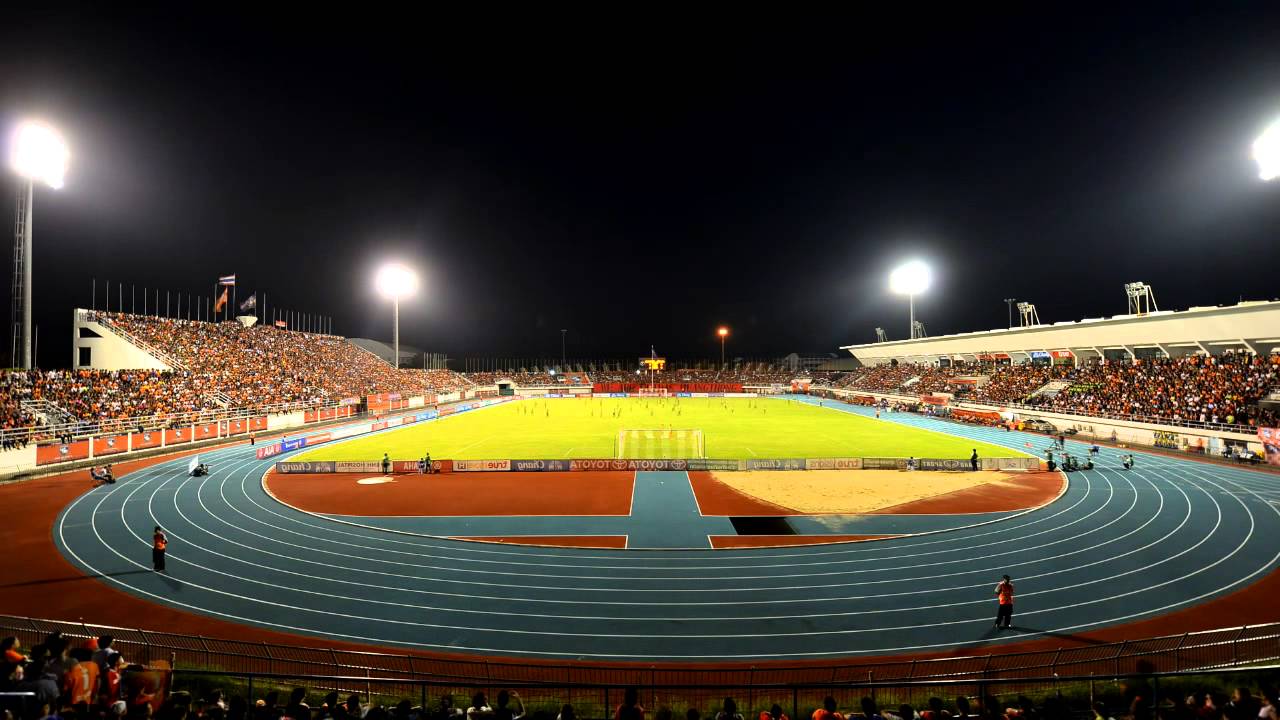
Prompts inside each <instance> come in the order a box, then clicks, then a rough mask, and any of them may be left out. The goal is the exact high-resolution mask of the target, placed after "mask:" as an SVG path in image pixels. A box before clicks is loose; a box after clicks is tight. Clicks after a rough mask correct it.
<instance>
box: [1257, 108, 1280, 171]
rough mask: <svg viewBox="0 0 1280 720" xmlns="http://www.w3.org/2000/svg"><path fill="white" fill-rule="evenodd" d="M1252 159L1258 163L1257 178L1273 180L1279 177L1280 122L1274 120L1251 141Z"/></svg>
mask: <svg viewBox="0 0 1280 720" xmlns="http://www.w3.org/2000/svg"><path fill="white" fill-rule="evenodd" d="M1253 159H1254V160H1256V161H1257V163H1258V177H1260V178H1262V179H1263V180H1274V179H1276V178H1278V177H1280V120H1276V121H1275V122H1273V123H1271V125H1270V126H1269V127H1268V128H1267V129H1266V130H1264V131H1262V134H1261V135H1259V136H1258V139H1257V140H1254V141H1253Z"/></svg>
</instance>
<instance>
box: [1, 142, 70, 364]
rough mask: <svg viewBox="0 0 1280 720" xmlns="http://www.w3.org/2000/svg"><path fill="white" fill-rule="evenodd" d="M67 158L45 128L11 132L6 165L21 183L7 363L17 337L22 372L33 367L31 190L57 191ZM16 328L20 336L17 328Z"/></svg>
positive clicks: (63, 144)
mask: <svg viewBox="0 0 1280 720" xmlns="http://www.w3.org/2000/svg"><path fill="white" fill-rule="evenodd" d="M69 156H70V152H69V151H68V150H67V144H66V142H65V141H64V140H63V139H62V135H61V134H60V133H59V132H58V131H57V130H55V129H54V128H52V127H51V126H49V125H46V124H44V123H42V122H38V121H26V122H23V123H20V124H19V125H18V127H17V128H16V129H15V130H14V133H13V137H12V140H11V147H10V157H9V162H10V165H11V166H12V168H13V170H14V172H16V173H17V174H18V176H19V177H21V178H22V179H23V180H24V182H23V185H22V187H21V188H20V189H19V191H18V213H17V218H16V221H15V225H14V281H13V303H14V309H13V317H12V322H13V325H14V326H15V327H14V328H13V341H12V345H11V346H10V350H9V352H10V355H9V359H10V362H11V363H13V364H15V365H16V364H17V362H16V361H17V357H16V356H17V354H18V352H17V344H18V337H19V334H21V339H22V367H23V369H25V370H30V369H31V368H32V367H33V366H34V364H33V358H32V352H31V347H32V329H33V328H32V324H31V322H32V321H31V233H32V225H31V214H32V213H31V208H32V204H33V201H34V200H35V186H36V183H37V182H42V183H44V184H46V185H48V186H49V187H51V188H53V189H55V190H57V189H58V188H61V187H62V185H63V183H64V182H65V179H66V172H67V159H68V157H69ZM19 270H20V271H21V272H19ZM19 286H20V287H19ZM19 304H21V305H22V320H21V322H20V323H19V320H18V310H17V306H18V305H19ZM19 324H20V325H21V328H22V329H21V333H19V331H18V327H17V326H18V325H19Z"/></svg>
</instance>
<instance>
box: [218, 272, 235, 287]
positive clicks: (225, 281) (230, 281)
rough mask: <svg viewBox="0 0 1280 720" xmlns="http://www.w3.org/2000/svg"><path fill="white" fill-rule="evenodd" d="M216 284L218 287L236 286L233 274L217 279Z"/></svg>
mask: <svg viewBox="0 0 1280 720" xmlns="http://www.w3.org/2000/svg"><path fill="white" fill-rule="evenodd" d="M218 284H219V285H235V284H236V276H235V273H232V274H230V275H223V276H222V277H220V278H218Z"/></svg>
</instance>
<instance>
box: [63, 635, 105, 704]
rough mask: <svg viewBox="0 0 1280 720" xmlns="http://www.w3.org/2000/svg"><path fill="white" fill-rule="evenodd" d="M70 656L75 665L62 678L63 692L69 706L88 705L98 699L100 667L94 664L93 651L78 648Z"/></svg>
mask: <svg viewBox="0 0 1280 720" xmlns="http://www.w3.org/2000/svg"><path fill="white" fill-rule="evenodd" d="M70 655H71V657H72V659H74V660H75V664H73V665H72V666H71V668H70V669H68V670H67V672H66V674H65V675H63V676H62V690H63V692H65V693H66V694H67V703H68V704H69V705H72V706H76V705H79V704H81V703H84V704H85V705H88V704H89V703H91V702H93V701H94V700H95V699H96V698H97V697H98V666H97V665H96V664H95V663H94V662H93V651H92V650H89V649H88V648H76V649H75V650H72V651H71V653H70Z"/></svg>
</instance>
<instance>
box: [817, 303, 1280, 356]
mask: <svg viewBox="0 0 1280 720" xmlns="http://www.w3.org/2000/svg"><path fill="white" fill-rule="evenodd" d="M1276 347H1280V301H1276V300H1273V301H1259V302H1242V303H1239V304H1237V305H1228V306H1214V307H1193V308H1191V309H1190V310H1180V311H1170V310H1165V311H1157V312H1151V313H1145V314H1141V315H1116V316H1115V317H1110V318H1089V319H1085V320H1077V321H1074V322H1072V321H1067V322H1060V323H1054V324H1052V325H1031V326H1027V327H1016V328H1013V329H1005V328H1001V329H999V330H983V331H979V332H971V333H959V334H956V335H943V336H941V337H930V338H917V339H915V340H895V341H890V342H882V343H868V344H865V345H844V346H842V347H841V348H840V349H841V350H846V351H848V352H849V353H850V354H851V355H853V356H854V357H856V358H857V359H858V360H859V361H860V362H862V364H864V365H880V364H883V363H887V362H889V361H890V360H898V361H900V362H923V363H934V362H937V361H939V360H940V359H943V358H949V359H953V360H963V361H973V360H989V359H992V360H1005V359H1008V360H1011V361H1013V362H1015V363H1016V362H1022V361H1024V360H1027V359H1029V358H1032V357H1050V356H1052V357H1070V356H1071V355H1074V356H1075V357H1077V358H1081V359H1089V358H1093V357H1103V356H1104V355H1105V354H1107V352H1106V351H1112V352H1111V354H1112V355H1114V354H1115V353H1117V352H1122V353H1124V354H1127V355H1128V356H1129V357H1136V355H1137V350H1138V349H1139V348H1155V349H1157V351H1162V352H1163V353H1164V354H1166V355H1168V356H1170V357H1180V356H1183V355H1191V354H1194V353H1197V352H1199V353H1205V354H1210V355H1218V354H1221V353H1222V352H1223V351H1224V350H1227V349H1237V350H1248V351H1251V352H1255V353H1259V354H1266V353H1269V352H1270V351H1271V350H1272V348H1276ZM1068 353H1069V354H1068Z"/></svg>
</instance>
